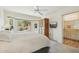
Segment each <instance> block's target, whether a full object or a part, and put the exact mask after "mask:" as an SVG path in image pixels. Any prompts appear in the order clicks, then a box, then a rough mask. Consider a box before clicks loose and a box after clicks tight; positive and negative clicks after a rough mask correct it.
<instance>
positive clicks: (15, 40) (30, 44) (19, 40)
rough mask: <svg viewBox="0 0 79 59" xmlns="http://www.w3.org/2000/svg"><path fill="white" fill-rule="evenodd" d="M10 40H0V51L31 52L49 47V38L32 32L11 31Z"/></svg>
mask: <svg viewBox="0 0 79 59" xmlns="http://www.w3.org/2000/svg"><path fill="white" fill-rule="evenodd" d="M8 34H9V39H10V41H6V40H2V41H0V52H1V53H31V52H34V51H37V50H39V49H41V48H44V47H49V43H50V41H49V39H48V38H47V37H46V36H44V35H41V34H38V33H34V32H11V33H8Z"/></svg>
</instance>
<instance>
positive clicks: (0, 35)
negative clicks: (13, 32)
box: [0, 31, 10, 41]
mask: <svg viewBox="0 0 79 59" xmlns="http://www.w3.org/2000/svg"><path fill="white" fill-rule="evenodd" d="M0 41H10V32H9V31H2V32H0Z"/></svg>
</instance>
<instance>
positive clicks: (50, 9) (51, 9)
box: [2, 6, 61, 17]
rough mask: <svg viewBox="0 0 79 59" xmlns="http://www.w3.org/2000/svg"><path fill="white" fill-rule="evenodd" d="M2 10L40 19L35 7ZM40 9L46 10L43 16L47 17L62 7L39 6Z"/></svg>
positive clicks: (6, 7) (12, 7) (11, 7)
mask: <svg viewBox="0 0 79 59" xmlns="http://www.w3.org/2000/svg"><path fill="white" fill-rule="evenodd" d="M2 8H3V9H5V10H8V11H13V12H18V13H23V14H28V15H32V16H39V17H40V15H39V14H38V13H35V12H34V11H33V10H34V6H2ZM39 9H41V10H45V11H41V13H43V15H44V16H45V15H47V14H49V13H51V12H52V13H53V12H55V11H57V10H58V9H61V7H60V6H39Z"/></svg>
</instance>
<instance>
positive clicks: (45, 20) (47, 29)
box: [44, 18, 49, 38]
mask: <svg viewBox="0 0 79 59" xmlns="http://www.w3.org/2000/svg"><path fill="white" fill-rule="evenodd" d="M44 26H45V28H44V35H45V36H47V37H48V38H49V19H48V18H44Z"/></svg>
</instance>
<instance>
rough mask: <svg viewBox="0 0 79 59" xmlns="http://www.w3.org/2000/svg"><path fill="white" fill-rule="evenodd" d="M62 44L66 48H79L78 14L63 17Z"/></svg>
mask: <svg viewBox="0 0 79 59" xmlns="http://www.w3.org/2000/svg"><path fill="white" fill-rule="evenodd" d="M63 20H64V27H63V32H64V33H63V39H64V41H63V43H64V44H65V45H68V46H72V47H75V48H79V12H73V13H69V14H65V15H63Z"/></svg>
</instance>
